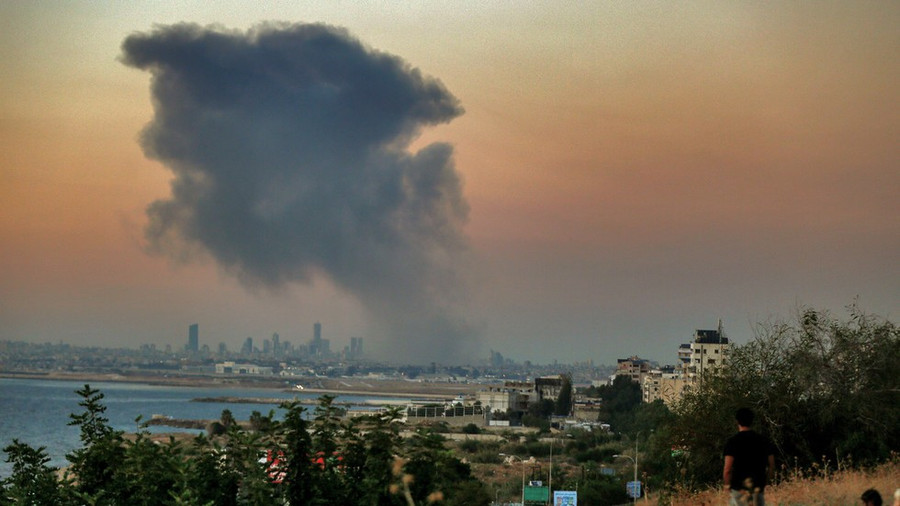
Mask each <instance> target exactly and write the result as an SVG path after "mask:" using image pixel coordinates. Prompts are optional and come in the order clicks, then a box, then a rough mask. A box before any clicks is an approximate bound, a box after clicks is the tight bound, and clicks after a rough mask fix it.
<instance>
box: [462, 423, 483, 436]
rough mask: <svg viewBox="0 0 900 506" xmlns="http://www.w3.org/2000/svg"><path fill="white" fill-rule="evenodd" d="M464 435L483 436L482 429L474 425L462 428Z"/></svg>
mask: <svg viewBox="0 0 900 506" xmlns="http://www.w3.org/2000/svg"><path fill="white" fill-rule="evenodd" d="M462 431H463V434H481V428H480V427H478V426H477V425H475V424H474V423H470V424H468V425H466V426H465V427H463V428H462Z"/></svg>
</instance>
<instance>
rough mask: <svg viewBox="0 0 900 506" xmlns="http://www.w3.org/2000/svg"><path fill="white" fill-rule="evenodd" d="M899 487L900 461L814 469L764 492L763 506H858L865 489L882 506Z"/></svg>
mask: <svg viewBox="0 0 900 506" xmlns="http://www.w3.org/2000/svg"><path fill="white" fill-rule="evenodd" d="M898 487H900V459H894V460H893V461H892V462H889V463H887V464H884V465H882V466H879V467H877V468H875V469H870V470H864V471H863V470H833V469H828V468H818V469H815V470H814V471H813V472H812V473H808V474H802V473H793V474H791V475H789V476H787V477H786V478H785V479H784V480H782V481H780V482H779V483H778V484H777V485H773V486H771V487H767V488H766V505H767V506H800V505H803V506H806V505H844V504H846V505H860V504H862V503H861V502H860V500H859V496H860V495H861V494H862V492H863V491H864V490H866V489H869V488H874V489H876V490H878V491H879V492H880V493H881V497H882V498H883V499H884V504H885V505H890V504H892V503H893V498H894V490H896V489H897V488H898ZM645 504H651V505H652V504H658V505H660V506H661V505H662V504H669V505H671V506H701V505H723V504H728V495H727V494H726V493H725V492H724V491H723V490H722V489H721V488H720V489H717V490H707V491H703V492H699V493H683V494H680V495H678V496H677V497H676V498H675V499H674V500H673V501H671V502H669V503H661V502H658V501H654V500H653V498H651V499H650V500H649V501H648V502H647V503H645Z"/></svg>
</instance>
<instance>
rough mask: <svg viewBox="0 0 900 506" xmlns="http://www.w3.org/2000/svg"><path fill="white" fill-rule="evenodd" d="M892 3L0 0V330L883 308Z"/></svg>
mask: <svg viewBox="0 0 900 506" xmlns="http://www.w3.org/2000/svg"><path fill="white" fill-rule="evenodd" d="M898 26H900V4H898V3H896V2H856V1H853V2H850V1H848V2H831V1H828V2H798V3H789V4H785V3H782V2H568V3H563V4H559V3H558V2H541V1H537V2H465V1H464V2H446V3H445V2H342V1H336V2H302V1H301V2H267V3H264V4H258V3H255V2H227V1H223V2H215V3H208V2H144V1H134V2H102V1H101V2H86V1H82V2H79V1H73V2H42V1H35V2H0V339H8V340H23V341H33V342H48V341H51V342H58V341H63V342H68V343H71V344H78V345H101V346H126V347H137V346H139V345H140V344H150V343H153V344H156V345H157V346H158V347H162V346H165V345H166V344H171V345H172V346H173V347H179V346H182V345H183V344H184V343H185V342H186V341H187V328H188V326H189V325H190V324H192V323H198V324H199V325H200V341H201V344H209V345H210V347H212V348H215V347H216V346H217V345H218V343H219V342H225V343H226V344H227V345H228V346H229V348H231V349H236V348H238V347H239V345H240V343H241V342H242V341H243V340H244V339H245V338H246V337H248V336H252V337H254V338H255V339H259V340H261V339H264V338H268V337H270V336H271V335H272V333H274V332H277V333H278V334H279V335H280V336H281V339H282V340H289V341H291V342H293V343H295V344H300V343H305V342H307V341H309V340H310V339H311V338H312V332H313V331H312V329H313V324H314V323H315V322H320V323H321V324H322V328H323V330H322V333H323V337H324V338H327V339H330V340H331V342H332V348H337V349H340V348H343V346H345V345H347V344H349V341H350V337H351V336H358V337H363V339H364V346H365V349H366V351H367V352H370V353H371V354H372V356H374V357H377V358H383V359H390V360H395V361H414V362H429V361H436V362H440V363H449V362H458V363H462V362H466V361H470V362H473V363H474V362H475V361H477V360H483V359H485V358H487V356H488V354H489V351H490V350H497V351H500V352H501V353H503V355H504V356H506V357H509V358H512V359H514V360H517V361H523V360H531V361H532V362H535V363H552V362H553V361H559V362H562V363H570V362H574V361H587V360H593V361H594V362H595V363H598V364H614V363H615V360H616V359H617V358H624V357H628V356H632V355H638V356H641V357H643V358H649V359H651V360H656V361H659V362H661V363H674V362H675V360H676V350H677V348H678V345H679V344H680V343H683V342H687V341H688V340H690V338H691V336H692V335H693V332H694V330H695V329H709V328H715V327H716V325H717V322H718V321H719V320H720V319H721V320H722V321H723V325H724V328H725V331H726V334H727V335H728V336H729V337H730V338H731V339H733V340H734V341H735V342H736V343H739V344H740V343H743V342H747V341H748V340H750V339H752V337H753V335H754V331H755V329H756V328H757V326H758V324H759V323H764V322H767V321H771V320H772V319H773V318H780V317H790V316H791V315H792V314H793V313H794V312H795V311H796V310H797V308H798V307H812V308H816V309H823V310H828V311H831V312H833V313H834V314H835V315H836V316H841V315H844V314H846V313H845V310H844V308H845V306H847V305H848V304H852V303H858V305H859V306H860V307H861V308H863V310H865V311H867V312H870V313H875V314H878V315H880V316H882V317H885V318H889V319H892V320H896V318H897V314H898V309H900V267H898V265H900V262H898V261H897V259H898V258H900V204H898V202H900V199H898V198H897V195H898V193H900V170H898V168H900V142H898V139H900V131H898V125H900V106H898V104H900V101H898V98H900V97H898V95H900V92H898V91H897V90H898V89H900V87H898V83H900V58H898V57H897V55H898V53H897V51H898V49H897V48H900V29H898V28H897V27H898Z"/></svg>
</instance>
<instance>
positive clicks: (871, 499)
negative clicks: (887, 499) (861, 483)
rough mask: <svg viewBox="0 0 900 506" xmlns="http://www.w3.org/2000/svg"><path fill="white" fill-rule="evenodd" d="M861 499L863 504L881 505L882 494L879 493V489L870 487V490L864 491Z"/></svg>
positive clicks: (869, 505) (868, 505) (870, 505)
mask: <svg viewBox="0 0 900 506" xmlns="http://www.w3.org/2000/svg"><path fill="white" fill-rule="evenodd" d="M895 495H896V494H895ZM860 499H862V502H863V504H865V505H866V506H881V501H882V499H881V494H879V493H878V491H877V490H875V489H874V488H870V489H869V490H866V491H865V492H863V493H862V497H860Z"/></svg>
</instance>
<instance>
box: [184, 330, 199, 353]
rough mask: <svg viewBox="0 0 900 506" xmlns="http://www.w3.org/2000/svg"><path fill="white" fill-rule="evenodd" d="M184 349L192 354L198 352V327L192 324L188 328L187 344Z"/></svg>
mask: <svg viewBox="0 0 900 506" xmlns="http://www.w3.org/2000/svg"><path fill="white" fill-rule="evenodd" d="M185 349H186V350H187V351H194V352H196V351H198V350H200V325H198V324H196V323H194V324H191V326H190V327H188V342H187V346H186V347H185Z"/></svg>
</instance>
